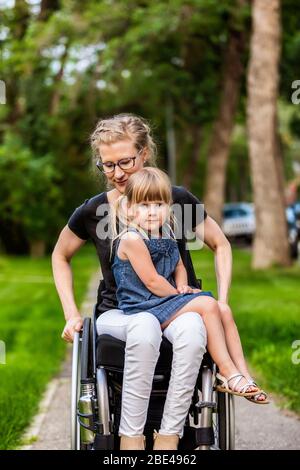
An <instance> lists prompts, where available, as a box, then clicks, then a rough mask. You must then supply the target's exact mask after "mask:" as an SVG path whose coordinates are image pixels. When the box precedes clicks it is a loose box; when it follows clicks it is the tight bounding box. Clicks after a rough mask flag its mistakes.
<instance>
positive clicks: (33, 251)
mask: <svg viewBox="0 0 300 470" xmlns="http://www.w3.org/2000/svg"><path fill="white" fill-rule="evenodd" d="M45 252H46V243H45V241H44V240H33V241H31V242H30V256H31V257H32V258H41V257H42V256H45Z"/></svg>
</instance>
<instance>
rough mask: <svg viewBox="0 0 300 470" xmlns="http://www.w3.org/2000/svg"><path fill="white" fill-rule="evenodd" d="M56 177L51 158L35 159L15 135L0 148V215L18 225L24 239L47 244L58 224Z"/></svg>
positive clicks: (11, 135) (60, 201)
mask: <svg viewBox="0 0 300 470" xmlns="http://www.w3.org/2000/svg"><path fill="white" fill-rule="evenodd" d="M59 178H60V175H59V173H58V171H57V169H56V167H55V164H54V159H53V156H52V155H45V156H43V157H40V158H36V157H35V156H34V155H33V154H32V152H31V150H30V148H27V147H25V146H24V145H23V144H22V141H21V139H20V138H19V137H18V136H17V135H13V134H10V133H7V135H6V136H5V141H4V143H3V145H2V146H1V147H0V213H1V219H2V223H3V222H6V223H7V222H8V223H19V222H20V221H21V222H22V225H23V227H24V230H25V233H26V235H27V236H28V239H32V240H51V238H52V237H53V229H54V228H55V225H56V223H57V221H59V220H60V210H61V207H62V202H63V199H62V193H61V191H60V190H59V188H58V186H57V181H58V180H59Z"/></svg>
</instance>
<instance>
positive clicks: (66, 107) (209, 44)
mask: <svg viewBox="0 0 300 470" xmlns="http://www.w3.org/2000/svg"><path fill="white" fill-rule="evenodd" d="M7 5H8V4H7ZM250 9H251V2H245V7H244V8H238V7H237V6H236V2H232V1H231V0H225V1H222V2H220V1H218V0H174V1H172V2H171V1H161V0H151V1H150V0H145V1H140V0H129V1H126V2H118V1H112V0H89V1H86V2H79V1H78V0H64V1H60V2H58V1H53V2H48V7H47V10H46V11H43V12H42V13H43V14H40V13H39V12H36V10H34V9H33V8H32V7H31V5H30V4H29V3H27V2H16V3H15V6H14V7H11V6H7V7H6V8H5V7H4V6H2V10H1V14H2V25H1V29H0V33H1V36H0V37H1V48H2V51H3V54H2V63H1V77H0V78H1V79H2V80H4V81H5V83H6V88H7V104H6V105H5V106H1V107H0V152H1V155H6V156H5V157H4V160H5V161H4V163H3V164H2V167H1V168H3V171H4V169H5V168H6V165H7V164H8V162H7V159H8V158H10V157H7V150H8V149H9V148H10V147H11V146H12V145H14V150H15V149H16V145H17V144H16V143H15V144H12V143H8V140H7V139H8V137H7V135H12V136H13V137H12V139H11V141H15V142H19V144H18V145H19V150H18V152H20V156H18V158H19V159H20V162H21V161H23V160H24V158H25V157H24V155H25V153H26V155H27V157H26V158H27V160H33V161H35V160H36V163H34V162H33V164H32V166H30V165H29V163H28V165H27V166H28V170H27V171H28V172H29V173H30V174H31V175H32V176H31V177H30V180H32V181H35V180H34V178H35V177H34V176H33V175H34V174H35V175H38V174H41V181H43V184H44V185H46V186H47V185H48V186H47V187H48V191H49V185H51V182H52V184H53V185H55V188H54V189H53V192H52V191H50V192H51V195H49V196H46V197H44V198H43V199H44V206H43V208H42V212H43V213H44V214H46V213H48V214H49V223H48V222H47V221H45V222H44V226H45V227H46V226H47V227H48V226H49V224H50V219H51V220H52V223H53V232H54V233H56V232H57V231H58V230H59V228H61V225H62V221H63V220H65V219H66V218H67V217H68V216H69V215H70V213H71V212H72V211H73V210H74V207H75V206H76V205H78V204H80V203H81V202H82V201H83V200H84V199H85V198H87V197H89V196H92V195H93V194H95V193H96V192H98V191H99V190H101V189H103V185H99V182H95V181H94V180H93V179H91V176H90V173H89V161H90V149H89V135H90V133H91V132H92V130H93V128H94V125H95V123H96V121H97V119H98V118H99V117H104V116H108V115H112V114H114V113H118V112H126V111H127V112H133V113H137V114H140V115H142V116H144V117H146V118H148V119H149V120H150V122H151V124H152V125H153V127H154V130H155V136H156V137H157V140H158V141H159V143H160V144H161V145H160V151H161V155H160V162H163V161H164V160H165V159H166V158H165V157H166V142H165V140H166V138H165V136H166V104H167V103H170V102H172V105H173V108H174V127H175V132H176V139H177V149H178V152H179V155H178V184H181V183H182V179H183V175H184V172H185V171H190V170H189V162H190V155H191V147H192V146H193V142H192V141H191V140H190V134H191V128H192V127H193V126H199V128H200V130H201V134H202V135H203V139H202V143H201V149H200V153H201V162H199V168H197V171H196V172H195V174H194V175H193V181H192V188H193V190H194V191H195V193H196V194H197V195H198V196H200V197H202V195H203V187H204V181H203V179H204V170H205V167H206V159H207V153H208V148H209V146H208V145H207V141H208V135H209V132H210V131H211V129H212V125H213V122H214V120H215V117H216V115H217V111H218V106H219V100H220V94H221V91H222V86H223V83H222V70H223V57H224V51H225V50H226V46H227V41H228V37H229V34H230V32H231V31H232V30H235V31H240V30H244V31H245V34H246V37H247V38H248V39H249V36H250V31H251V21H250V17H251V15H250V14H251V11H250ZM297 9H298V1H297V0H283V8H282V22H283V39H282V62H281V99H282V101H285V102H286V103H288V104H289V103H290V99H291V92H292V90H291V83H292V81H294V80H296V79H297V78H299V77H298V75H299V73H298V75H297V71H298V70H299V63H298V62H299V61H297V60H298V56H299V54H298V52H299V18H298V17H299V15H298V16H297V15H296V14H295V12H296V11H297ZM248 54H249V50H248V47H246V49H245V53H244V57H243V62H244V64H245V70H246V66H247V61H248ZM245 96H246V80H245V76H244V77H243V83H242V92H241V99H240V104H239V113H238V116H237V123H238V126H239V127H244V126H245ZM294 108H295V107H294ZM298 114H299V113H298V110H297V109H294V116H293V117H291V118H290V120H289V123H288V129H287V132H286V131H285V132H284V135H283V143H284V147H283V148H284V153H285V158H286V160H287V163H286V168H288V167H289V166H290V163H289V162H290V160H291V159H294V158H299V157H298V156H297V154H298V147H297V146H296V147H295V146H294V143H295V142H296V143H297V142H299V131H298V127H297V124H298V120H299V119H298ZM286 136H288V137H289V139H290V141H288V140H286ZM211 137H212V136H211ZM242 140H243V141H240V142H239V143H238V144H237V143H236V142H233V145H232V148H231V155H230V160H229V161H230V167H229V169H228V184H227V195H228V197H234V194H238V193H239V192H240V189H239V187H240V186H243V185H242V184H241V183H240V182H239V181H238V175H239V174H240V171H241V169H240V163H241V159H240V157H239V156H240V155H242V158H243V159H244V158H246V149H247V147H246V140H247V137H246V133H243V136H242ZM16 158H17V156H16ZM26 158H25V159H26ZM42 158H46V159H47V160H45V164H42V163H41V162H39V161H40V159H42ZM46 162H47V164H46ZM9 165H10V163H9ZM14 165H16V168H17V167H18V166H20V165H21V163H20V165H19V164H17V163H14ZM22 165H24V163H22ZM35 165H37V166H35ZM43 166H45V167H47V168H48V170H47V171H48V174H47V175H45V174H44V172H43V170H42V168H41V167H43ZM245 166H246V165H245ZM29 167H30V169H29ZM50 168H52V170H51V171H52V173H51V175H50V173H49V172H50ZM1 171H2V170H1ZM5 171H6V170H5ZM17 172H18V170H17ZM42 174H43V175H42ZM288 174H289V173H288ZM5 178H6V176H5V175H3V174H1V175H0V180H1V182H3V184H4V186H5V187H6V188H8V186H9V181H12V179H11V178H12V177H9V178H8V180H7V182H5V181H4V180H5ZM18 178H19V177H18V176H17V175H16V179H18ZM29 186H30V185H26V184H24V183H19V187H20V190H19V191H20V192H21V190H24V191H27V190H29ZM34 186H36V184H35V183H34ZM247 187H248V186H247ZM22 188H23V189H22ZM14 191H15V188H13V187H11V188H10V189H8V193H7V194H9V193H13V192H14ZM36 192H37V193H39V194H40V191H39V190H37V191H36ZM53 193H55V194H53ZM60 193H61V194H63V196H64V197H63V200H62V201H61V203H60V204H58V200H59V199H62V198H61V197H60V196H59V194H60ZM232 195H233V196H232ZM44 196H45V195H44ZM15 198H16V199H18V200H19V201H20V200H21V199H20V198H18V197H17V196H15ZM27 198H28V196H27V195H24V201H25V200H26V199H27ZM53 199H54V200H55V202H54V206H53ZM46 208H47V210H46ZM18 211H19V212H18V214H20V210H19V209H18ZM26 211H27V209H26V210H24V213H25V212H26ZM55 213H56V214H57V216H55ZM35 214H36V212H35V211H33V212H32V217H35ZM50 214H52V215H50ZM1 217H2V216H1ZM6 217H7V214H6ZM28 217H29V215H28ZM55 217H56V218H55ZM18 223H19V227H20V230H22V231H23V232H24V233H26V237H31V236H33V235H31V233H32V234H33V233H37V234H39V236H40V234H41V231H42V232H43V233H44V234H46V232H47V230H46V231H45V230H44V229H43V228H42V225H41V224H42V223H41V222H36V221H33V222H32V223H31V225H32V229H30V230H29V228H28V222H26V224H25V222H24V221H23V219H22V217H20V218H19V219H18ZM37 225H38V226H37ZM48 238H49V237H48ZM46 239H47V237H46V238H45V240H46ZM27 241H28V242H29V241H30V240H27Z"/></svg>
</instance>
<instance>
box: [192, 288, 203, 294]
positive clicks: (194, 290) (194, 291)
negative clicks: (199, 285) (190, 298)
mask: <svg viewBox="0 0 300 470" xmlns="http://www.w3.org/2000/svg"><path fill="white" fill-rule="evenodd" d="M192 291H193V294H198V293H199V292H202V289H196V288H195V289H192Z"/></svg>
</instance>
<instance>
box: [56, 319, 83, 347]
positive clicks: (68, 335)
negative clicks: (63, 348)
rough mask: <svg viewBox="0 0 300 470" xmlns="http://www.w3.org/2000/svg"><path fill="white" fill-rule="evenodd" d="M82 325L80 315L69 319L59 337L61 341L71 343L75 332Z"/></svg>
mask: <svg viewBox="0 0 300 470" xmlns="http://www.w3.org/2000/svg"><path fill="white" fill-rule="evenodd" d="M82 325H83V319H82V318H81V316H80V315H76V316H75V317H71V318H69V320H68V321H67V323H66V325H65V327H64V330H63V332H62V335H61V337H62V339H64V340H65V341H67V343H73V340H74V333H75V332H76V331H80V330H81V328H82Z"/></svg>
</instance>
